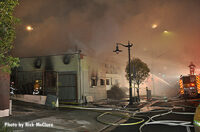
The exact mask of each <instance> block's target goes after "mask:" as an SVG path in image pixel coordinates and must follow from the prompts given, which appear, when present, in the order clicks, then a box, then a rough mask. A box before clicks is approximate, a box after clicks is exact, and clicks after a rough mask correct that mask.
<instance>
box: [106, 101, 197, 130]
mask: <svg viewBox="0 0 200 132" xmlns="http://www.w3.org/2000/svg"><path fill="white" fill-rule="evenodd" d="M199 100H200V99H189V100H186V101H185V100H182V99H174V98H173V99H170V98H169V99H157V101H155V102H154V103H153V104H151V105H148V106H147V107H144V108H143V109H141V112H145V113H138V114H136V115H140V116H142V118H143V119H145V121H147V120H148V119H149V118H150V117H153V116H155V115H159V114H164V113H166V114H165V115H162V116H158V117H155V118H153V121H150V123H152V122H153V123H157V124H146V125H144V126H143V127H142V128H141V129H140V127H141V125H143V124H144V122H143V123H140V124H138V125H130V126H118V127H112V130H111V128H110V130H109V129H108V130H106V131H111V132H133V131H134V132H194V127H186V126H193V117H194V115H193V114H191V113H194V112H195V109H196V106H197V105H198V104H199ZM170 110H171V112H170ZM167 112H169V113H167ZM176 112H177V113H176ZM186 113H189V114H186ZM166 120H168V121H169V122H168V123H167V124H161V123H163V121H166ZM136 121H137V120H135V119H131V118H130V119H128V120H127V121H126V122H125V123H131V122H136ZM173 121H184V123H186V122H188V123H186V124H185V125H182V126H180V125H176V124H177V123H175V124H172V123H173ZM170 123H171V124H170ZM179 123H180V122H179ZM184 123H183V124H184Z"/></svg>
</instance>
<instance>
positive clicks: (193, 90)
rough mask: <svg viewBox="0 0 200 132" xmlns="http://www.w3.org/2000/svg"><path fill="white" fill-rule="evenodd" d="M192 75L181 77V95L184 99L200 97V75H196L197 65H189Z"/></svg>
mask: <svg viewBox="0 0 200 132" xmlns="http://www.w3.org/2000/svg"><path fill="white" fill-rule="evenodd" d="M189 68H190V74H189V75H187V76H181V77H180V80H179V84H180V94H181V96H183V97H197V96H199V95H200V75H195V74H194V73H195V65H194V64H193V63H192V62H191V64H190V65H189Z"/></svg>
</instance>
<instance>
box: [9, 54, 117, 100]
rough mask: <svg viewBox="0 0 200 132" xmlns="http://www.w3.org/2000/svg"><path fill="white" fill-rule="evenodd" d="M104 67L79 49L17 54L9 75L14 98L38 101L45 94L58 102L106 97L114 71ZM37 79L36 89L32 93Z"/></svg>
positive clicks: (44, 98)
mask: <svg viewBox="0 0 200 132" xmlns="http://www.w3.org/2000/svg"><path fill="white" fill-rule="evenodd" d="M106 69H108V67H106V66H105V64H103V63H100V62H98V61H97V60H94V59H92V58H90V57H88V56H85V55H83V54H81V53H80V52H75V53H67V54H61V55H50V56H37V57H26V58H20V67H18V68H17V69H15V70H14V71H13V74H12V76H11V80H12V81H14V82H15V85H16V88H17V91H16V93H17V94H16V95H15V97H14V98H15V99H19V100H23V101H29V102H33V103H39V104H44V103H45V100H46V97H47V95H55V96H57V97H58V99H59V101H60V102H76V103H84V102H88V101H96V100H101V99H106V98H107V92H106V86H108V85H109V86H110V85H111V84H110V83H108V81H110V80H112V79H114V78H115V77H114V76H116V74H117V73H116V72H112V73H111V72H108V71H107V70H106ZM109 71H110V70H109ZM108 73H109V74H108ZM112 75H113V76H112ZM36 81H37V82H38V83H39V86H40V88H39V93H38V95H33V91H34V83H35V82H36ZM114 84H115V82H113V83H112V85H114Z"/></svg>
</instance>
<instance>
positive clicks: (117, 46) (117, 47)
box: [113, 41, 133, 105]
mask: <svg viewBox="0 0 200 132" xmlns="http://www.w3.org/2000/svg"><path fill="white" fill-rule="evenodd" d="M119 45H121V46H124V47H127V48H128V64H129V105H132V104H133V98H132V79H131V57H130V48H131V47H132V46H133V44H131V43H130V42H129V41H128V45H125V44H122V43H116V50H114V51H113V52H116V53H117V54H119V52H122V50H119Z"/></svg>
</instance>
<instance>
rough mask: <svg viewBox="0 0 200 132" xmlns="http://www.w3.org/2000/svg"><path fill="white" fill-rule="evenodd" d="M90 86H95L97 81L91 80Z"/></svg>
mask: <svg viewBox="0 0 200 132" xmlns="http://www.w3.org/2000/svg"><path fill="white" fill-rule="evenodd" d="M91 86H97V80H96V79H94V78H92V79H91Z"/></svg>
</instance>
